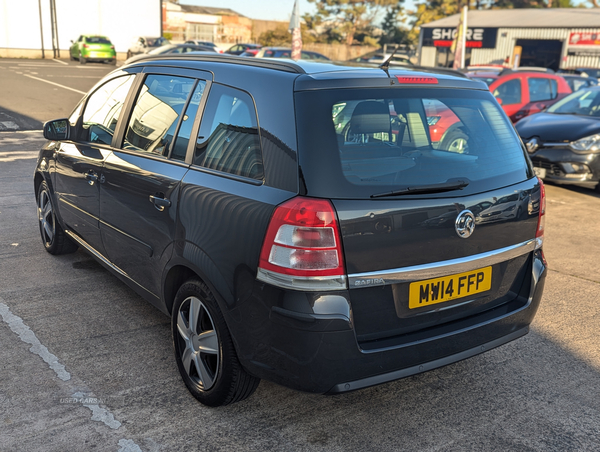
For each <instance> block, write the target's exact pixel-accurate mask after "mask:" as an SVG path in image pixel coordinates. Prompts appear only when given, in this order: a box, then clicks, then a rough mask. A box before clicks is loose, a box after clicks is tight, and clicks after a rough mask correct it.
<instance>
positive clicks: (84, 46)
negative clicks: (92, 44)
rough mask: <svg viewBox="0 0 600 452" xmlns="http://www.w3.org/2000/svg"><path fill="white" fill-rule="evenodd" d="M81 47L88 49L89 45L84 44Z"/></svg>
mask: <svg viewBox="0 0 600 452" xmlns="http://www.w3.org/2000/svg"><path fill="white" fill-rule="evenodd" d="M81 47H83V48H84V49H87V48H88V47H89V45H87V44H84V45H82V46H81Z"/></svg>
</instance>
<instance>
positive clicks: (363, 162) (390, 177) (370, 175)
mask: <svg viewBox="0 0 600 452" xmlns="http://www.w3.org/2000/svg"><path fill="white" fill-rule="evenodd" d="M296 105H297V121H298V141H299V159H300V163H301V169H302V173H303V176H304V179H305V183H306V187H307V193H308V194H309V195H310V194H311V193H312V194H313V195H315V196H327V197H340V198H348V197H360V198H365V197H370V196H373V195H378V194H381V193H386V192H393V191H397V190H401V189H404V188H406V187H411V188H414V187H416V188H418V187H424V186H431V185H436V184H448V183H450V184H451V182H452V181H455V180H460V181H463V182H465V181H466V182H467V186H464V184H462V185H463V186H462V187H461V188H460V191H461V193H458V194H457V193H449V192H448V193H446V192H445V193H442V194H439V193H438V194H437V195H438V196H457V195H461V194H465V195H466V194H469V193H473V192H477V191H486V190H492V189H495V188H499V187H503V186H507V185H511V184H514V183H518V182H521V181H523V180H525V179H527V178H528V177H531V171H530V168H529V165H528V162H527V159H526V157H525V153H524V150H523V147H522V145H521V142H520V140H519V138H518V137H517V135H516V133H515V131H514V129H513V127H512V125H511V123H510V121H509V120H508V118H507V117H506V115H505V114H504V112H503V111H502V109H501V108H500V106H499V105H498V103H497V102H496V101H495V100H494V98H493V97H492V96H491V94H490V93H489V92H483V91H475V90H464V89H462V90H461V89H452V90H450V89H443V88H433V89H420V88H418V89H405V88H400V89H398V88H396V89H370V90H365V89H361V90H358V89H352V90H350V89H345V90H342V89H340V90H318V91H307V92H300V93H297V94H296Z"/></svg>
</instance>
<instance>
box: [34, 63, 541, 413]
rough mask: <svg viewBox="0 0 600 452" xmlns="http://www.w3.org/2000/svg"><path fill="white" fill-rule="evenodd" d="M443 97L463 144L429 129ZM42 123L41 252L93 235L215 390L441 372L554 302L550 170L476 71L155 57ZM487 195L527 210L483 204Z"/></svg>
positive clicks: (189, 372) (224, 396)
mask: <svg viewBox="0 0 600 452" xmlns="http://www.w3.org/2000/svg"><path fill="white" fill-rule="evenodd" d="M425 106H427V111H426V109H425ZM448 110H451V111H452V114H454V115H455V116H456V118H457V120H458V121H459V123H458V124H454V126H456V127H458V128H460V130H461V133H462V134H463V135H464V137H465V139H464V141H465V143H464V146H462V147H461V149H460V150H459V151H457V150H456V149H446V148H445V147H444V145H443V144H440V143H439V142H432V140H431V136H430V127H438V126H439V124H438V125H430V123H431V122H432V121H429V119H428V115H432V114H436V111H438V112H446V113H447V112H448ZM44 133H45V136H46V138H48V139H49V140H51V141H49V142H48V144H47V145H46V146H45V147H44V149H43V150H42V151H41V152H40V156H39V161H38V164H37V168H36V171H35V175H34V184H35V192H36V199H37V202H38V213H39V224H40V232H41V236H42V240H43V243H44V246H45V248H46V250H47V251H48V252H50V253H52V254H61V253H68V252H72V251H74V250H75V249H76V248H77V247H81V248H83V249H84V250H86V251H87V252H88V253H90V254H91V255H92V256H94V257H95V258H96V259H97V260H98V261H99V262H101V263H102V264H103V265H104V266H105V267H106V268H107V269H109V270H110V271H111V272H113V273H114V274H115V275H117V276H118V277H119V278H121V279H122V280H123V281H124V282H125V283H126V284H128V285H129V286H130V287H132V288H133V289H134V290H135V291H137V292H138V293H139V294H141V295H142V296H143V297H145V298H146V299H147V300H148V301H149V302H150V303H152V304H153V305H154V306H156V307H157V308H158V309H160V310H161V311H162V312H164V313H165V314H166V315H169V316H170V317H171V319H172V322H171V323H172V335H173V344H174V350H175V361H176V363H177V366H178V369H179V371H180V373H181V376H182V379H183V381H184V382H185V384H186V385H187V387H188V389H189V390H190V391H191V393H192V394H193V395H194V396H195V397H196V398H197V399H198V400H200V401H201V402H202V403H204V404H207V405H211V406H217V405H224V404H228V403H231V402H235V401H239V400H242V399H244V398H246V397H248V396H249V395H250V394H252V392H253V391H254V390H255V388H256V387H257V385H258V383H259V380H260V379H261V378H265V379H268V380H271V381H274V382H276V383H279V384H282V385H285V386H288V387H291V388H295V389H298V390H303V391H309V392H314V393H329V394H333V393H340V392H345V391H352V390H355V389H359V388H364V387H367V386H371V385H375V384H380V383H384V382H386V381H390V380H394V379H398V378H402V377H405V376H408V375H413V374H416V373H420V372H424V371H427V370H430V369H434V368H436V367H440V366H443V365H446V364H449V363H453V362H456V361H458V360H461V359H464V358H468V357H470V356H473V355H476V354H478V353H481V352H483V351H485V350H489V349H491V348H494V347H497V346H499V345H502V344H505V343H507V342H509V341H511V340H513V339H516V338H518V337H521V336H523V335H525V334H526V333H527V332H528V328H529V324H530V323H531V321H532V319H533V317H534V315H535V312H536V310H537V308H538V305H539V303H540V299H541V297H542V291H543V286H544V280H545V276H546V262H545V259H544V255H543V251H542V244H543V235H544V218H545V216H544V211H545V208H544V206H545V198H544V188H543V184H542V183H541V181H540V180H539V179H538V178H537V177H535V175H534V174H533V168H532V166H531V163H530V161H529V159H528V158H527V155H526V152H525V150H524V149H523V147H522V144H521V142H520V140H519V138H518V136H517V135H516V133H515V131H514V129H513V127H512V125H511V123H510V121H509V120H508V118H507V117H506V115H505V114H504V112H503V111H502V109H501V108H500V107H499V105H498V103H497V102H496V101H495V100H494V98H493V97H492V95H491V93H490V92H489V91H488V89H487V87H486V86H485V85H484V84H483V83H480V82H474V81H472V80H469V79H467V78H462V77H456V76H448V75H442V74H432V73H423V72H416V71H406V70H405V71H401V70H396V69H391V70H389V71H384V70H381V69H378V68H356V67H344V66H339V65H333V64H327V63H316V62H299V63H293V62H289V61H282V60H274V59H271V60H266V59H265V60H263V59H248V58H241V57H231V56H228V57H225V56H217V55H215V56H209V55H198V56H180V57H176V56H169V57H162V58H158V57H157V58H153V59H152V58H151V59H146V60H143V61H140V62H139V63H136V64H133V65H129V66H125V67H123V68H121V69H119V70H117V71H114V72H113V73H111V74H110V75H108V76H107V77H106V78H105V79H104V80H102V81H101V82H99V83H98V84H97V85H96V86H95V87H94V88H93V89H92V90H91V91H90V93H89V94H88V95H86V96H85V97H84V99H83V100H82V101H81V103H80V104H79V105H78V106H77V107H76V109H75V110H74V112H73V114H72V115H71V116H70V117H69V118H68V119H62V120H55V121H51V122H48V123H46V124H45V126H44ZM513 198H515V199H517V200H519V202H522V204H523V206H522V208H521V209H519V208H515V206H516V204H515V202H513V201H511V200H512V199H513ZM504 200H506V201H504ZM492 205H494V206H495V208H497V209H499V211H500V212H503V211H504V210H507V209H512V210H511V212H512V213H511V214H510V215H508V214H502V215H499V216H498V218H497V219H495V221H484V222H482V221H480V220H481V218H482V215H483V214H485V212H488V213H489V212H490V210H489V207H490V206H492ZM519 206H521V204H519ZM517 207H518V206H517ZM496 220H497V221H496ZM148 346H149V347H151V346H152V344H148Z"/></svg>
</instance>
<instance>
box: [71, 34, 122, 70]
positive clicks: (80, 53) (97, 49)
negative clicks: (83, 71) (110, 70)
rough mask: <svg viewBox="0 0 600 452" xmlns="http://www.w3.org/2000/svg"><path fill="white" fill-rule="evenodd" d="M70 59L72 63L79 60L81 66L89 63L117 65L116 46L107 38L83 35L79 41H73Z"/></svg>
mask: <svg viewBox="0 0 600 452" xmlns="http://www.w3.org/2000/svg"><path fill="white" fill-rule="evenodd" d="M71 43H72V45H71V48H70V49H69V57H70V58H71V61H73V60H79V63H80V64H85V63H87V62H88V61H98V62H107V63H110V64H117V52H116V51H115V46H114V45H113V44H112V42H110V39H108V38H107V37H106V36H88V35H81V36H79V38H78V39H77V41H75V42H73V41H71Z"/></svg>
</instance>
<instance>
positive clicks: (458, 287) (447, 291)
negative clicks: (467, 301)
mask: <svg viewBox="0 0 600 452" xmlns="http://www.w3.org/2000/svg"><path fill="white" fill-rule="evenodd" d="M491 288H492V267H485V268H482V269H480V270H473V271H471V272H465V273H458V274H456V275H452V276H444V277H443V278H434V279H427V280H425V281H418V282H414V283H411V284H410V289H409V293H408V307H409V308H410V309H416V308H422V307H423V306H430V305H432V304H437V303H443V302H445V301H450V300H456V299H457V298H463V297H468V296H470V295H474V294H476V293H480V292H485V291H486V290H490V289H491Z"/></svg>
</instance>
